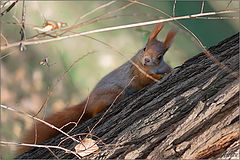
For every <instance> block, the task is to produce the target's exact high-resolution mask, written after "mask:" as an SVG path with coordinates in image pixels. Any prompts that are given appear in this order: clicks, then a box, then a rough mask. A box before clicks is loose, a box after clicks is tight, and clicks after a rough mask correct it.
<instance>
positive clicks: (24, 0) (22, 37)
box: [19, 0, 26, 51]
mask: <svg viewBox="0 0 240 160" xmlns="http://www.w3.org/2000/svg"><path fill="white" fill-rule="evenodd" d="M25 16H26V0H23V6H22V23H21V26H22V27H21V30H20V35H21V41H23V40H26V39H25V25H24V23H25ZM19 47H20V51H24V50H25V49H26V47H25V46H24V44H22V43H20V46H19Z"/></svg>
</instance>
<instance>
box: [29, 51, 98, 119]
mask: <svg viewBox="0 0 240 160" xmlns="http://www.w3.org/2000/svg"><path fill="white" fill-rule="evenodd" d="M92 53H94V52H88V53H87V54H85V55H83V56H81V57H79V58H78V59H77V60H75V61H74V62H73V63H72V64H71V65H70V67H69V68H68V69H67V70H66V71H65V72H64V73H63V75H62V76H61V77H60V78H59V79H58V80H57V82H56V83H55V85H54V86H53V87H52V88H51V89H50V90H49V92H48V95H47V98H46V99H45V101H44V102H43V104H42V106H41V108H40V109H39V111H38V112H37V113H36V114H35V115H34V116H33V117H36V116H37V115H38V114H39V113H40V112H41V110H42V108H43V107H44V106H45V105H46V103H47V102H48V100H49V99H50V97H51V96H52V94H53V92H54V90H55V88H56V87H57V85H58V83H59V82H60V81H61V80H62V79H63V78H64V77H65V75H66V74H67V73H68V72H69V71H70V70H71V69H72V67H74V66H75V64H76V63H78V62H79V61H80V60H82V59H83V58H85V57H87V56H88V55H89V54H92Z"/></svg>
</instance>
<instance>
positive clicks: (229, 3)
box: [226, 0, 232, 9]
mask: <svg viewBox="0 0 240 160" xmlns="http://www.w3.org/2000/svg"><path fill="white" fill-rule="evenodd" d="M231 3H232V0H230V1H229V2H228V4H227V7H226V9H227V8H228V7H229V6H230V4H231Z"/></svg>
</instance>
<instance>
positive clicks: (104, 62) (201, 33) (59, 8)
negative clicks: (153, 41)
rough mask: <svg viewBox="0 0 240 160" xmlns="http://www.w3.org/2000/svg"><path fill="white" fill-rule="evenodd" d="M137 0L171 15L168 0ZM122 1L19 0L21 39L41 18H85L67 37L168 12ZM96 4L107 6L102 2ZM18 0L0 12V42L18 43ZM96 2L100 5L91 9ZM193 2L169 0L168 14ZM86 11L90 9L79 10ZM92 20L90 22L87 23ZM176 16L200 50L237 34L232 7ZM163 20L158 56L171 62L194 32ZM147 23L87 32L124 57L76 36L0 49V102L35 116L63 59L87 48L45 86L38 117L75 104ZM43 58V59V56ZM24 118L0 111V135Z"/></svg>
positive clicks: (187, 51) (195, 8) (5, 152)
mask: <svg viewBox="0 0 240 160" xmlns="http://www.w3.org/2000/svg"><path fill="white" fill-rule="evenodd" d="M5 2H6V1H1V7H3V8H2V11H3V10H4V9H6V8H7V7H8V6H3V4H4V3H5ZM139 2H143V3H144V4H147V5H149V6H152V7H155V8H157V9H158V10H161V11H163V12H165V13H167V14H169V15H170V16H172V15H173V5H174V1H156V0H154V1H153V0H149V1H139ZM129 3H130V2H128V1H121V2H119V1H117V2H111V4H110V1H91V2H90V1H54V2H51V1H46V2H44V1H27V2H26V16H25V18H26V20H25V35H26V38H27V39H28V38H31V37H33V36H35V35H37V34H39V31H38V30H37V29H36V27H37V28H44V24H45V21H46V20H51V21H56V22H62V23H66V24H67V25H68V27H71V26H73V25H76V24H80V23H83V22H85V23H84V25H82V26H81V27H77V28H76V29H74V30H72V31H70V32H67V33H65V34H64V35H69V34H74V33H80V32H84V31H89V30H94V29H99V28H105V27H111V26H118V25H124V24H131V23H137V22H144V21H151V20H156V19H162V18H168V17H167V16H166V15H164V14H162V13H161V12H159V11H157V10H155V9H153V8H150V7H147V6H144V5H142V4H129ZM238 3H239V2H237V1H232V2H231V3H230V4H229V1H205V2H204V10H203V11H204V12H212V11H220V10H225V9H234V8H238V7H239V4H238ZM104 4H108V5H107V6H105V7H103V5H104ZM22 5H23V2H22V1H19V2H18V3H16V5H15V6H14V7H13V8H12V9H11V10H10V11H9V12H8V13H6V14H5V15H3V16H2V17H1V45H2V46H4V45H6V44H7V43H8V44H11V43H14V42H18V41H20V34H19V31H20V29H21V27H20V25H19V22H21V16H22ZM100 6H102V9H99V10H97V11H95V12H93V11H94V10H96V9H97V8H98V7H100ZM201 6H202V1H194V2H191V1H187V2H182V1H177V3H176V6H175V16H176V17H178V16H184V15H191V14H197V13H200V11H201ZM120 8H121V9H120ZM90 12H93V13H91V14H89V15H86V13H90ZM104 14H106V15H105V16H103V15H104ZM81 16H84V17H81ZM98 17H99V18H98ZM208 17H209V16H208ZM213 17H214V18H213ZM95 18H98V20H97V21H95V22H92V23H90V22H91V20H93V19H95ZM179 22H181V23H182V24H183V25H185V26H186V27H187V28H188V29H189V30H191V31H192V32H193V33H194V34H195V35H196V36H197V37H198V38H199V39H200V40H201V42H202V43H203V45H204V46H205V47H206V48H208V47H210V46H213V45H216V44H217V43H218V42H220V41H221V40H223V39H225V38H227V37H229V36H232V35H233V34H236V33H237V32H238V27H239V15H238V14H237V13H231V14H221V15H215V16H212V17H211V18H208V19H199V18H198V19H185V20H180V21H179ZM164 24H165V27H164V28H163V30H162V31H161V32H160V34H159V35H158V39H159V40H164V39H165V37H166V35H167V32H168V31H169V30H171V29H173V28H175V29H177V30H178V33H177V36H176V37H175V40H174V42H173V44H172V47H171V48H170V49H169V51H168V52H167V54H166V56H165V61H166V62H168V63H169V64H170V65H171V66H172V67H176V66H179V65H181V64H183V63H184V61H186V60H187V59H189V58H191V57H193V56H194V55H197V54H198V53H200V52H202V50H201V48H200V47H199V45H198V44H197V43H196V41H195V40H194V38H192V36H191V35H190V34H189V33H188V32H187V31H185V30H184V29H183V28H182V27H181V26H179V25H178V24H177V23H176V22H174V21H171V22H166V23H164ZM154 26H155V25H149V26H141V27H135V28H128V29H120V30H115V31H107V32H101V33H95V34H90V35H89V36H91V37H94V38H96V39H99V40H101V41H103V42H105V43H107V44H108V45H110V46H112V47H114V48H116V49H117V50H119V51H120V52H121V53H122V54H124V57H123V56H121V55H120V54H118V53H117V52H115V51H114V50H113V49H111V48H109V47H107V46H106V45H104V44H102V43H99V42H97V41H95V40H93V39H90V38H87V37H81V36H78V37H75V38H68V39H65V40H60V41H53V42H49V43H44V44H37V45H29V46H26V50H25V51H23V52H20V51H19V48H18V47H15V48H14V47H13V48H9V49H6V50H3V51H2V52H1V103H2V104H4V105H6V106H9V107H12V108H15V109H17V110H20V111H23V112H26V113H29V114H31V115H34V114H36V113H37V112H38V110H39V109H40V108H41V106H42V104H43V103H44V100H45V99H46V98H47V96H48V92H49V91H50V90H51V88H52V87H54V85H55V84H56V82H57V81H58V79H59V78H60V77H61V76H62V75H63V74H64V73H65V71H66V70H67V69H68V68H69V67H70V66H71V64H73V63H74V61H76V60H77V59H78V58H80V57H81V56H83V55H85V54H87V53H89V52H91V54H89V55H88V56H86V57H85V58H83V59H81V60H79V61H78V62H77V63H76V64H74V66H73V67H72V68H71V70H70V71H69V72H67V73H66V74H65V76H64V78H62V79H61V81H59V83H58V84H57V85H56V88H55V89H54V90H53V95H52V96H51V97H50V99H49V100H48V102H47V103H46V105H45V107H44V108H43V110H42V111H41V112H40V114H39V115H38V117H40V118H44V116H46V115H49V114H51V113H53V112H57V111H60V110H62V109H64V108H65V107H69V106H71V105H74V104H78V103H80V102H81V101H82V100H84V99H85V98H86V97H87V95H88V94H89V92H90V91H91V90H92V88H93V87H94V86H95V84H96V83H97V82H98V81H99V80H100V79H101V78H102V77H103V76H104V75H106V74H108V73H109V72H111V71H112V70H113V69H115V68H117V67H118V66H120V65H121V64H123V63H124V62H126V61H127V60H128V58H131V57H132V56H133V55H135V54H136V53H137V51H138V50H139V49H141V48H143V47H144V45H145V43H146V41H147V38H148V36H149V34H150V33H151V31H152V30H153V28H154ZM61 29H64V27H63V28H61ZM56 35H57V33H55V31H53V33H52V36H56ZM48 38H53V37H50V36H46V35H45V37H43V38H39V39H48ZM36 40H37V39H36ZM46 59H47V60H48V65H46V63H45V61H44V60H46ZM32 123H33V121H32V119H30V118H27V117H26V116H23V115H19V114H17V113H15V112H11V111H8V110H5V109H1V140H2V141H10V142H19V141H20V137H21V135H22V134H23V133H24V131H25V130H26V129H29V128H30V127H31V125H32ZM16 149H17V146H2V147H1V152H2V157H1V158H3V159H12V158H13V157H14V156H15V151H16Z"/></svg>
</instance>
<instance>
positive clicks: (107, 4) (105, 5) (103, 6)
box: [75, 1, 116, 24]
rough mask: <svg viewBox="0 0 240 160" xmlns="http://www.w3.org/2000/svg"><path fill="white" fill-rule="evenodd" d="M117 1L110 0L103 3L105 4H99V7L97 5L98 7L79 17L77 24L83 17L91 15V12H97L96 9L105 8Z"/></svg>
mask: <svg viewBox="0 0 240 160" xmlns="http://www.w3.org/2000/svg"><path fill="white" fill-rule="evenodd" d="M115 2H116V1H110V2H108V3H106V4H103V5H101V6H99V7H97V8H95V9H93V10H91V11H90V12H88V13H86V14H84V15H82V16H81V17H79V18H78V19H77V20H76V22H75V24H76V23H77V22H78V21H79V20H81V19H83V18H85V17H87V16H89V15H90V14H93V13H94V12H96V11H98V10H100V9H102V8H105V7H107V6H109V5H111V4H113V3H115Z"/></svg>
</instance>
